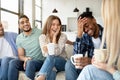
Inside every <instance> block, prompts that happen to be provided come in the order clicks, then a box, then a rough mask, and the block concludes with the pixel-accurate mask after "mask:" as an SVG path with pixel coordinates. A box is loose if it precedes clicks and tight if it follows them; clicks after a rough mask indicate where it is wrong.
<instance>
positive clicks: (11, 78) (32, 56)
mask: <svg viewBox="0 0 120 80" xmlns="http://www.w3.org/2000/svg"><path fill="white" fill-rule="evenodd" d="M18 24H19V28H20V30H22V31H23V32H22V33H20V34H19V35H18V37H17V40H16V44H17V49H18V57H19V59H14V60H12V61H10V64H9V71H8V80H18V73H19V71H25V74H26V76H27V77H28V78H29V79H30V80H34V77H35V72H36V71H38V70H40V68H41V66H42V64H43V62H44V57H43V56H42V52H41V49H40V45H39V36H40V34H41V30H39V29H37V28H31V25H30V22H29V18H28V17H27V16H26V15H22V16H21V17H20V18H19V21H18Z"/></svg>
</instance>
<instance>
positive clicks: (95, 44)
mask: <svg viewBox="0 0 120 80" xmlns="http://www.w3.org/2000/svg"><path fill="white" fill-rule="evenodd" d="M92 41H93V44H94V47H95V49H99V48H100V45H101V40H100V38H96V39H95V38H93V37H92Z"/></svg>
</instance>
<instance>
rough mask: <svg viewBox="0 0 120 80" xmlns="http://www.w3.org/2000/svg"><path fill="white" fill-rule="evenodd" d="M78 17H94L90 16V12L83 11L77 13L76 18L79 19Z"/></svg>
mask: <svg viewBox="0 0 120 80" xmlns="http://www.w3.org/2000/svg"><path fill="white" fill-rule="evenodd" d="M80 17H81V19H82V18H84V17H86V18H91V19H93V18H94V17H93V16H92V14H91V12H83V13H82V14H80V15H79V17H78V19H79V18H80Z"/></svg>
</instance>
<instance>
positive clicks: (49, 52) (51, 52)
mask: <svg viewBox="0 0 120 80" xmlns="http://www.w3.org/2000/svg"><path fill="white" fill-rule="evenodd" d="M47 48H48V54H49V55H54V54H55V53H54V48H55V47H54V43H49V44H47Z"/></svg>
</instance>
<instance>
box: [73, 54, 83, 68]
mask: <svg viewBox="0 0 120 80" xmlns="http://www.w3.org/2000/svg"><path fill="white" fill-rule="evenodd" d="M82 57H83V54H75V55H73V56H71V62H72V64H74V65H75V67H76V68H80V67H81V66H80V65H81V58H82Z"/></svg>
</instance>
